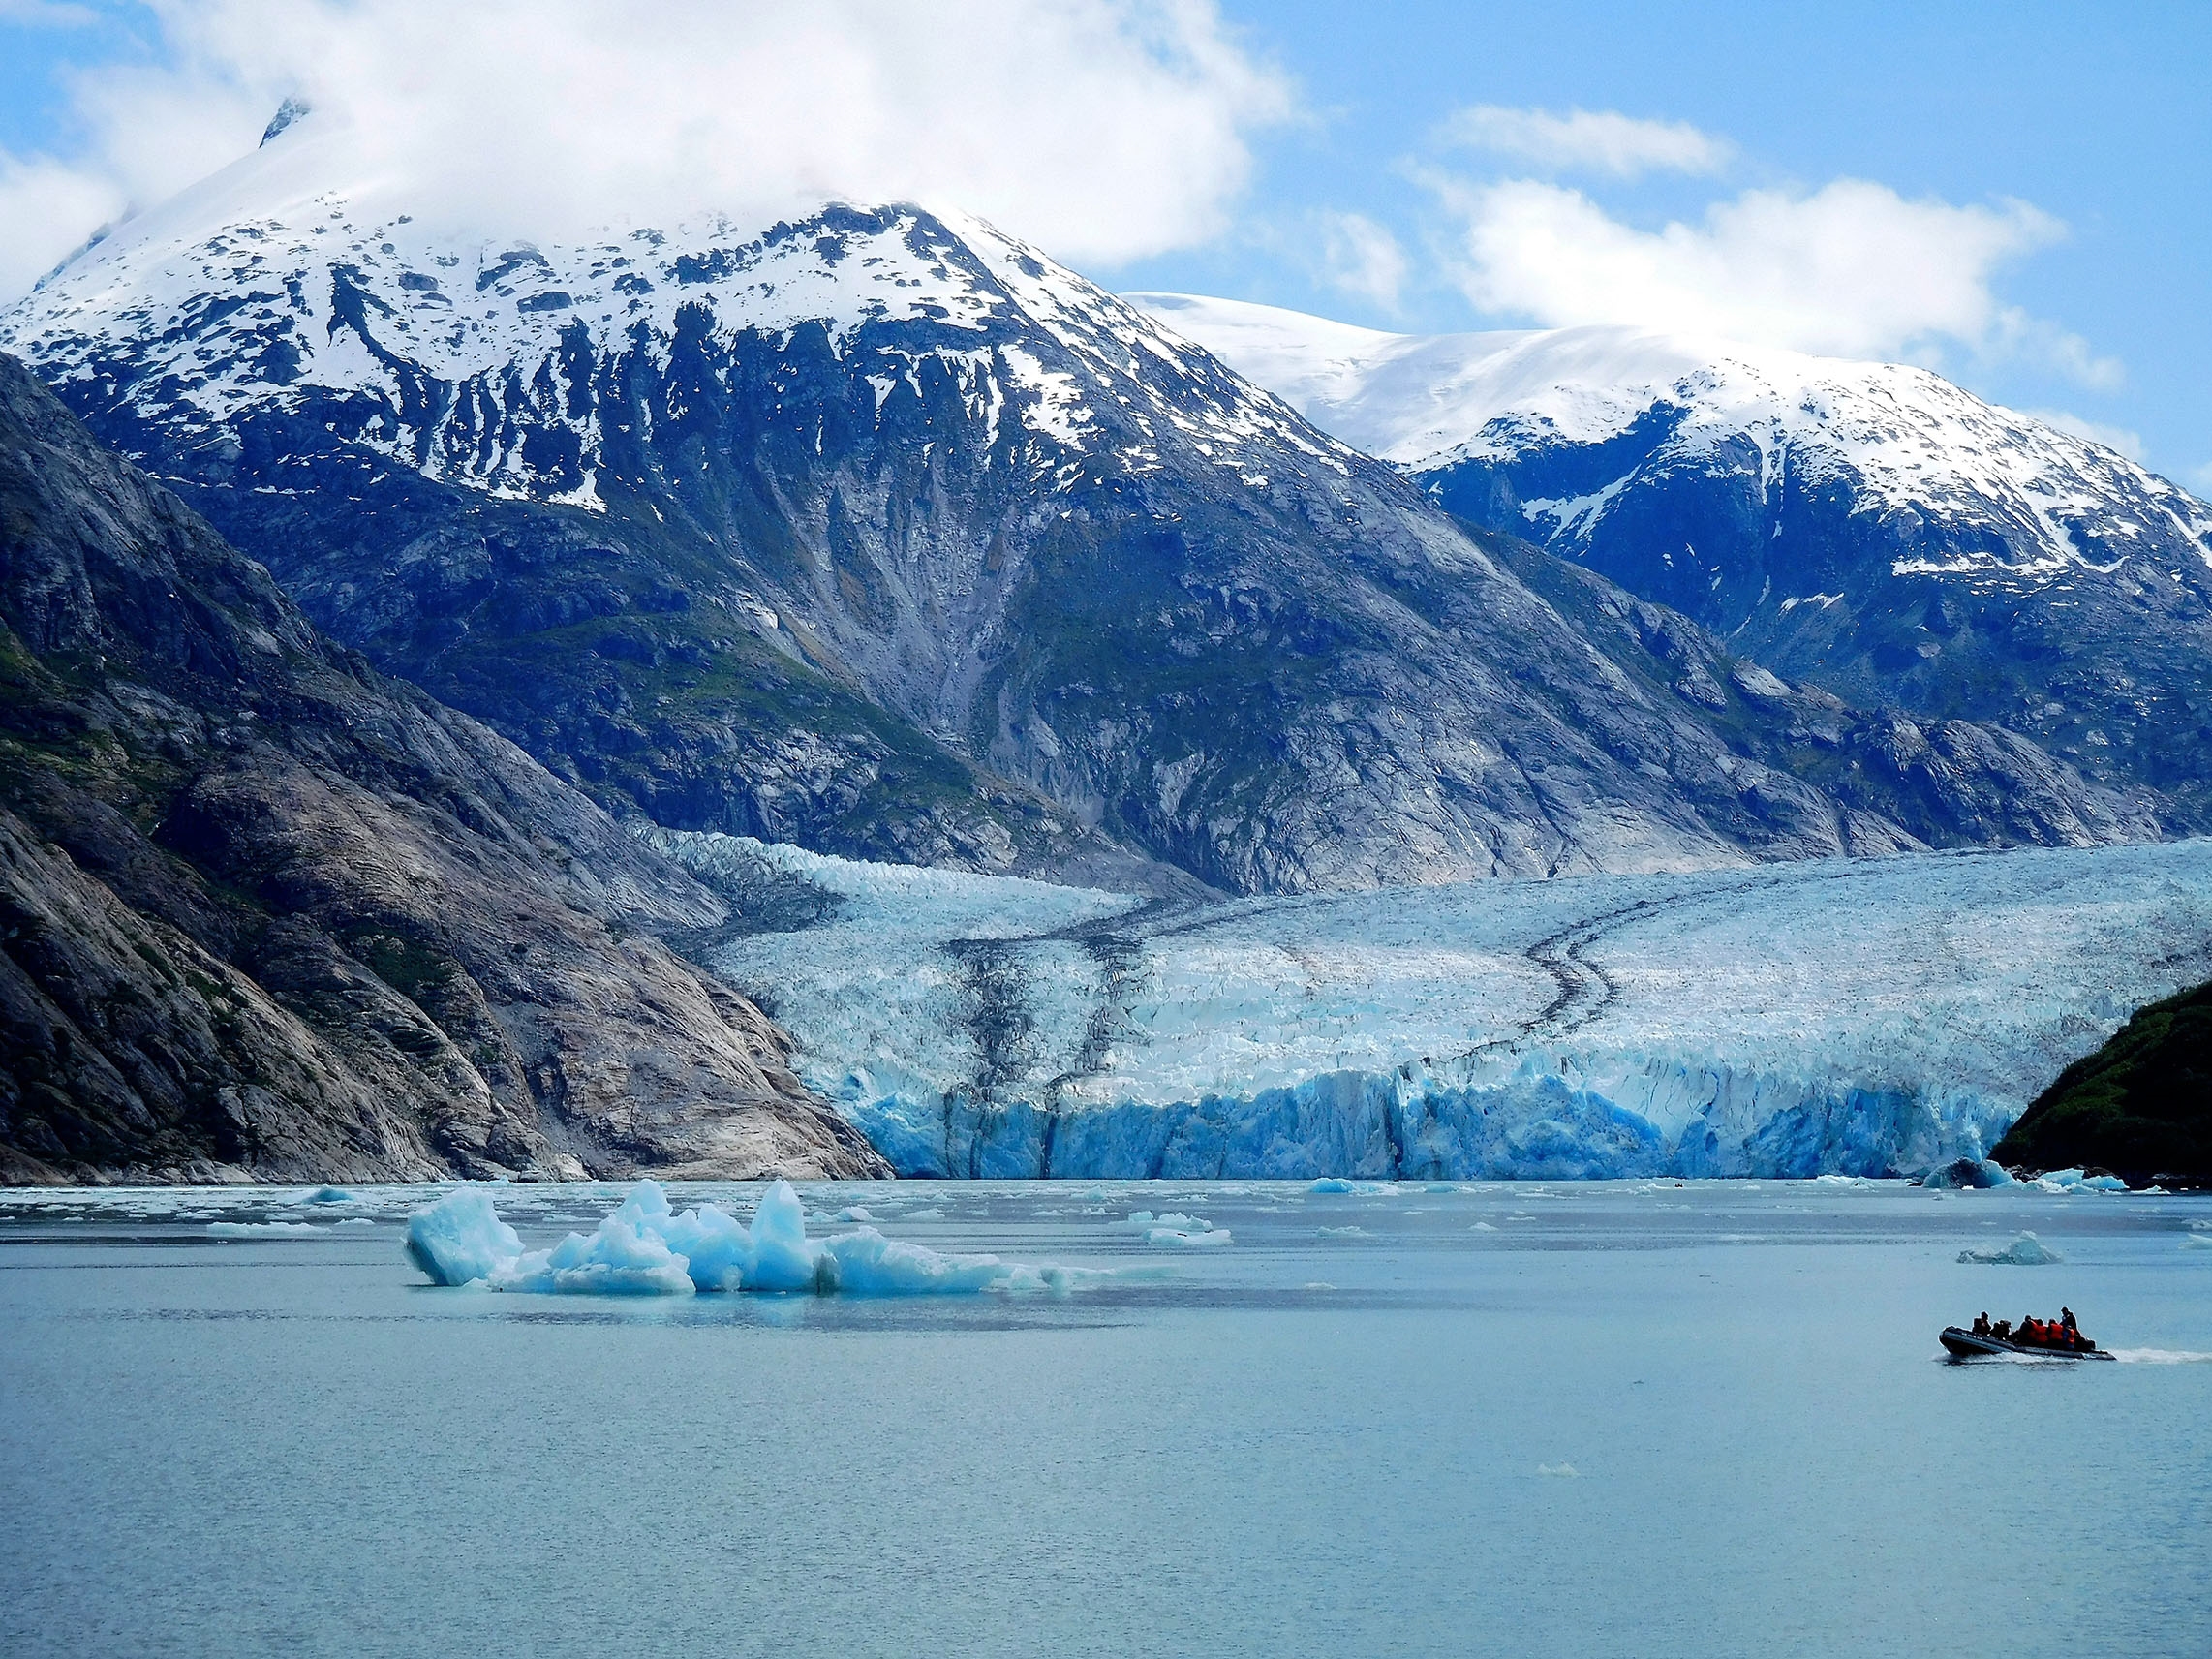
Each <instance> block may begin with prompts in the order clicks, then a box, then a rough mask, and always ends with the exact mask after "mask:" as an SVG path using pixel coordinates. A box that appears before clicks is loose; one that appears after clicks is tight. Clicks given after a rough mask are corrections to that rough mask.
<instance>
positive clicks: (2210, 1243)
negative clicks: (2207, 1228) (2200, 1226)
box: [2181, 1233, 2212, 1250]
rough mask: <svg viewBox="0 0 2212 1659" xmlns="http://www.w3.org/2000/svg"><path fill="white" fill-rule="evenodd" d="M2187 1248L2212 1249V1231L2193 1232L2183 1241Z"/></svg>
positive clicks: (2182, 1245) (2183, 1245) (2184, 1247)
mask: <svg viewBox="0 0 2212 1659" xmlns="http://www.w3.org/2000/svg"><path fill="white" fill-rule="evenodd" d="M2181 1247H2182V1248H2183V1249H2185V1250H2212V1233H2192V1234H2190V1235H2189V1237H2188V1238H2186V1239H2184V1240H2182V1241H2181Z"/></svg>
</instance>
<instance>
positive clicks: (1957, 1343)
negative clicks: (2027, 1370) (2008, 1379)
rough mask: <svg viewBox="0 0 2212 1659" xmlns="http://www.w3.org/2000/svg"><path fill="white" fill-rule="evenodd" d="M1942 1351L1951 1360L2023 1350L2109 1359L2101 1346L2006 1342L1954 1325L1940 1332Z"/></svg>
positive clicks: (2048, 1356) (2035, 1356) (2032, 1355)
mask: <svg viewBox="0 0 2212 1659" xmlns="http://www.w3.org/2000/svg"><path fill="white" fill-rule="evenodd" d="M1943 1346H1944V1351H1945V1352H1946V1353H1948V1354H1949V1355H1950V1356H1951V1358H1952V1359H1954V1360H1978V1359H1982V1358H1983V1357H1985V1356H1988V1355H1993V1354H2025V1355H2026V1356H2027V1357H2028V1358H2029V1359H2031V1360H2108V1359H2110V1358H2111V1357H2112V1356H2111V1355H2110V1354H2107V1353H2106V1352H2105V1351H2104V1349H2102V1348H2045V1347H2043V1346H2040V1345H2039V1344H2037V1343H2034V1342H2008V1341H2006V1340H2005V1339H2004V1338H2002V1337H2000V1336H1976V1335H1975V1334H1974V1333H1973V1332H1971V1331H1963V1330H1961V1329H1959V1327H1957V1326H1956V1325H1947V1326H1945V1327H1944V1332H1943Z"/></svg>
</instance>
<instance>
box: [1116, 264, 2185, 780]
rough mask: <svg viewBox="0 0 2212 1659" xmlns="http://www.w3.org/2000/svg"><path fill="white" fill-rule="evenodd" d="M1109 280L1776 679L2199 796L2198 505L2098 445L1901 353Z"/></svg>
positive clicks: (1488, 512)
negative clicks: (1892, 357) (1480, 322)
mask: <svg viewBox="0 0 2212 1659" xmlns="http://www.w3.org/2000/svg"><path fill="white" fill-rule="evenodd" d="M1129 297H1131V299H1132V301H1133V302H1134V303H1136V304H1138V305H1139V306H1141V307H1142V308H1143V309H1145V310H1147V311H1148V312H1150V313H1151V314H1152V316H1154V317H1155V318H1157V319H1159V320H1161V321H1162V322H1164V323H1168V324H1169V325H1170V326H1172V327H1173V328H1175V329H1176V330H1177V331H1178V332H1180V333H1182V334H1183V335H1184V336H1185V337H1186V338H1189V339H1191V340H1194V341H1197V342H1199V343H1200V344H1203V345H1205V346H1207V347H1208V348H1209V349H1211V350H1212V351H1214V353H1216V354H1218V355H1219V356H1221V357H1222V358H1223V359H1224V360H1226V361H1227V362H1229V363H1230V364H1232V365H1233V366H1235V367H1236V368H1237V369H1238V370H1239V371H1240V372H1242V373H1244V374H1246V375H1248V376H1249V377H1250V378H1251V379H1253V380H1254V381H1256V382H1258V383H1259V384H1262V385H1266V386H1268V387H1269V388H1270V389H1272V390H1274V391H1275V392H1276V393H1277V394H1278V395H1280V396H1281V397H1283V398H1284V399H1285V401H1287V402H1289V403H1290V404H1291V405H1293V406H1294V407H1296V408H1298V409H1299V410H1301V411H1302V412H1304V413H1305V414H1306V415H1308V416H1309V417H1310V418H1312V419H1313V420H1314V422H1315V423H1316V424H1318V425H1320V426H1322V427H1323V428H1325V429H1326V430H1328V431H1330V432H1333V433H1335V434H1336V436H1337V437H1339V438H1341V439H1343V440H1344V441H1345V442H1347V443H1350V444H1352V445H1357V446H1358V447H1360V448H1362V449H1365V450H1367V452H1369V453H1371V454H1375V455H1379V456H1382V457H1383V458H1385V459H1387V460H1390V461H1392V462H1393V463H1395V464H1396V465H1398V466H1399V467H1401V468H1403V469H1404V470H1405V471H1406V472H1407V473H1408V474H1410V475H1411V476H1414V477H1416V478H1418V479H1419V480H1420V481H1421V482H1422V483H1423V484H1424V486H1425V487H1426V488H1427V489H1428V490H1429V493H1430V495H1431V496H1432V497H1433V498H1434V499H1435V500H1436V501H1437V502H1438V503H1439V504H1440V505H1442V506H1443V507H1446V508H1448V509H1449V510H1451V511H1453V512H1455V513H1458V514H1459V515H1461V516H1463V517H1466V518H1469V519H1472V520H1474V521H1476V522H1478V523H1483V524H1487V525H1490V526H1492V527H1495V528H1497V529H1500V530H1505V531H1509V532H1511V533H1514V534H1518V535H1522V536H1527V537H1530V538H1533V539H1535V540H1538V541H1540V542H1542V543H1543V544H1544V545H1545V546H1547V547H1548V548H1550V549H1551V551H1553V552H1555V553H1557V554H1559V555H1561V556H1562V557H1566V558H1570V559H1573V560H1575V561H1577V562H1578V563H1581V564H1583V565H1585V566H1586V567H1587V568H1591V569H1594V570H1598V571H1602V572H1603V573H1604V574H1606V575H1608V576H1610V577H1611V578H1613V580H1614V581H1617V582H1619V583H1621V584H1622V585H1623V586H1625V587H1627V588H1629V589H1631V590H1632V591H1634V592H1636V593H1638V594H1641V595H1643V596H1644V597H1646V598H1648V599H1655V600H1658V601H1661V602H1663V603H1667V604H1670V605H1674V606H1676V607H1678V608H1679V609H1681V610H1683V611H1685V612H1687V613H1688V614H1690V615H1691V616H1694V617H1695V618H1697V619H1698V620H1699V621H1700V622H1701V623H1703V624H1705V626H1707V627H1710V628H1712V629H1715V630H1718V631H1720V632H1721V633H1723V634H1725V635H1726V636H1727V637H1728V638H1729V639H1730V640H1731V641H1732V643H1734V644H1736V646H1738V647H1739V648H1741V649H1743V650H1745V651H1746V652H1748V653H1749V654H1751V655H1753V656H1756V657H1759V658H1760V659H1761V660H1763V661H1767V662H1768V663H1769V664H1770V665H1772V666H1773V667H1775V668H1777V669H1779V670H1781V671H1782V672H1785V673H1790V674H1796V675H1799V676H1802V677H1804V678H1806V679H1809V680H1811V681H1813V682H1815V683H1817V684H1821V685H1824V686H1826V687H1827V688H1828V690H1830V691H1836V692H1838V693H1839V694H1842V695H1844V696H1847V697H1852V698H1854V699H1856V700H1859V701H1897V702H1900V703H1903V704H1904V705H1906V706H1907V707H1909V708H1912V709H1915V710H1918V711H1920V712H1924V713H1930V714H1945V715H1964V716H1967V717H1970V718H1976V719H1993V720H2000V721H2003V722H2006V723H2008V724H2010V725H2012V726H2013V727H2014V728H2015V729H2019V730H2022V731H2024V732H2027V733H2029V734H2031V735H2034V736H2037V737H2038V738H2040V739H2042V740H2043V741H2045V742H2046V743H2049V744H2051V745H2052V746H2054V747H2056V748H2058V749H2059V750H2060V751H2061V752H2062V753H2067V754H2068V755H2069V756H2070V757H2073V758H2075V759H2077V760H2079V761H2080V762H2081V763H2082V764H2083V765H2084V766H2085V767H2086V768H2087V769H2089V770H2091V771H2092V772H2093V773H2098V774H2102V775H2104V776H2108V777H2117V778H2137V779H2141V780H2143V781H2146V782H2150V783H2155V784H2157V785H2158V786H2160V787H2162V788H2166V789H2169V790H2171V789H2176V788H2178V789H2179V791H2180V793H2181V794H2182V795H2183V796H2184V797H2185V799H2186V800H2187V801H2188V803H2189V811H2188V814H2187V815H2188V817H2189V819H2190V821H2192V822H2200V821H2201V820H2202V819H2203V815H2204V803H2203V801H2202V798H2201V795H2202V790H2203V787H2204V784H2203V781H2202V780H2203V774H2202V769H2201V765H2200V763H2199V762H2197V759H2196V758H2195V755H2196V753H2197V752H2199V751H2201V749H2202V747H2203V745H2202V737H2203V734H2204V733H2205V730H2206V727H2207V722H2208V719H2212V702H2208V700H2207V696H2206V692H2207V690H2208V689H2212V674H2208V673H2207V670H2208V669H2212V603H2208V601H2212V568H2208V566H2212V507H2206V506H2205V505H2204V504H2203V503H2202V502H2199V501H2197V500H2196V499H2195V498H2194V497H2192V496H2190V495H2189V494H2188V493H2187V492H2186V491H2184V490H2182V489H2180V488H2179V487H2178V486H2176V485H2174V484H2172V483H2169V482H2168V481H2166V479H2164V478H2162V477H2159V476H2156V475H2155V474H2152V473H2150V472H2148V471H2146V470H2145V469H2144V468H2142V467H2140V466H2137V465H2136V464H2135V462H2133V461H2131V460H2129V459H2128V458H2127V457H2125V456H2123V455H2120V454H2118V453H2116V452H2114V451H2113V450H2110V449H2108V448H2104V447H2103V446H2102V445H2097V444H2093V443H2089V442H2087V441H2085V440H2083V439H2080V438H2077V437H2074V436H2073V435H2071V434H2069V433H2066V432H2062V431H2059V430H2057V429H2056V428H2054V427H2052V426H2050V425H2047V424H2045V423H2044V422H2042V421H2039V420H2036V419H2034V418H2032V417H2030V416H2027V415H2020V414H2017V413H2015V412H2013V411H2012V410H2008V409H2003V408H1999V407H1997V406H1995V405H1992V404H1988V403H1985V402H1983V401H1982V400H1981V399H1980V398H1977V397H1975V396H1973V395H1972V394H1971V393H1969V392H1966V391H1964V390H1962V389H1961V388H1960V387H1958V386H1956V385H1953V384H1951V383H1950V382H1949V381H1946V380H1944V379H1942V378H1941V377H1940V376H1937V375H1934V374H1931V373H1929V372H1928V371H1926V370H1924V369H1919V368H1911V367H1906V366H1901V365H1898V364H1889V363H1859V362H1847V361H1842V360H1838V359H1833V358H1825V357H1812V356H1806V355H1804V354H1802V353H1794V352H1786V351H1777V350H1772V349H1767V348H1758V347H1746V346H1741V345H1736V344H1731V343H1728V342H1721V341H1711V340H1699V339H1688V338H1682V337H1677V336H1671V335H1665V334H1658V333H1653V332H1650V331H1648V330H1644V329H1637V328H1625V327H1588V328H1566V329H1557V330H1550V331H1538V332H1500V333H1483V334H1453V335H1433V336H1414V335H1395V334H1386V333H1380V332H1376V331H1374V330H1371V329H1364V328H1354V327H1350V326H1347V325H1345V324H1342V323H1332V322H1328V321H1325V320H1323V319H1319V318H1313V317H1306V316H1303V315H1301V314H1299V313H1295V312H1289V311H1281V310H1276V309H1275V308H1272V307H1265V306H1254V305H1246V304H1243V303H1239V302H1235V301H1228V300H1218V299H1203V298H1195V297H1191V296H1187V295H1176V294H1138V295H1132V296H1129Z"/></svg>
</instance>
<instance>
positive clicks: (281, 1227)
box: [207, 1221, 328, 1239]
mask: <svg viewBox="0 0 2212 1659" xmlns="http://www.w3.org/2000/svg"><path fill="white" fill-rule="evenodd" d="M207 1230H208V1231H209V1232H210V1233H214V1234H217V1235H218V1236H220V1237H222V1238H226V1239H256V1238H273V1237H276V1236H278V1235H281V1234H286V1233H322V1232H325V1231H327V1230H328V1229H326V1228H323V1227H318V1226H317V1225H316V1224H315V1223H314V1222H312V1221H210V1222H208V1223H207Z"/></svg>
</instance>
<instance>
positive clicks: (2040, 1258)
mask: <svg viewBox="0 0 2212 1659" xmlns="http://www.w3.org/2000/svg"><path fill="white" fill-rule="evenodd" d="M1958 1259H1959V1260H1960V1261H1962V1262H1975V1263H1981V1264H1983V1265H1988V1266H2000V1267H2014V1268H2041V1267H2050V1266H2052V1265H2054V1264H2056V1263H2059V1262H2063V1261H2065V1260H2066V1258H2065V1257H2064V1256H2062V1255H2060V1254H2059V1253H2058V1252H2057V1251H2056V1250H2054V1249H2052V1248H2051V1247H2050V1246H2049V1245H2048V1244H2044V1243H2043V1241H2042V1240H2041V1239H2039V1238H2037V1237H2036V1236H2035V1235H2034V1234H2033V1233H2022V1234H2021V1235H2020V1236H2019V1237H2018V1238H2016V1239H2014V1240H2013V1241H2012V1243H2011V1244H2007V1245H2006V1246H2005V1247H2004V1248H2003V1249H1998V1250H1976V1249H1964V1250H1961V1251H1959V1252H1958Z"/></svg>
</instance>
